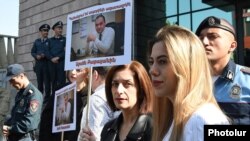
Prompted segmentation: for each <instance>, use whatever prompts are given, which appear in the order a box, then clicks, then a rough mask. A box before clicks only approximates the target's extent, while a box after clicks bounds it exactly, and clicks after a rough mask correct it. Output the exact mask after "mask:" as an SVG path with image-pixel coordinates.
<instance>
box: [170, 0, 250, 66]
mask: <svg viewBox="0 0 250 141" xmlns="http://www.w3.org/2000/svg"><path fill="white" fill-rule="evenodd" d="M165 3H166V22H167V23H170V24H178V25H180V26H184V27H186V28H188V29H190V30H192V31H193V32H195V31H196V29H197V27H198V26H199V24H200V22H201V21H202V20H203V19H205V18H206V17H208V16H216V17H220V18H223V19H226V20H228V21H229V22H230V23H231V24H232V25H233V26H234V27H235V29H236V31H237V41H238V47H237V49H236V51H235V54H234V59H235V61H236V62H237V63H239V64H242V65H247V66H250V2H248V3H243V4H242V3H241V1H237V0H236V3H234V4H233V3H231V2H230V1H229V0H184V1H183V0H165ZM240 10H242V12H241V11H240ZM238 11H240V12H238ZM242 14H243V15H242Z"/></svg>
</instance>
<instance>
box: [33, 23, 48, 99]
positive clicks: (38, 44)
mask: <svg viewBox="0 0 250 141" xmlns="http://www.w3.org/2000/svg"><path fill="white" fill-rule="evenodd" d="M49 30H50V26H49V25H48V24H43V25H41V26H40V28H39V31H40V35H41V37H40V38H38V39H36V40H35V42H34V44H33V47H32V49H31V55H32V56H33V57H34V59H35V66H34V71H35V73H36V77H37V84H38V89H39V90H40V92H42V93H45V96H44V102H45V101H47V100H48V98H49V96H50V94H51V87H50V81H49V70H48V59H47V58H46V57H45V51H46V48H48V47H49V40H48V33H49ZM44 88H45V91H44Z"/></svg>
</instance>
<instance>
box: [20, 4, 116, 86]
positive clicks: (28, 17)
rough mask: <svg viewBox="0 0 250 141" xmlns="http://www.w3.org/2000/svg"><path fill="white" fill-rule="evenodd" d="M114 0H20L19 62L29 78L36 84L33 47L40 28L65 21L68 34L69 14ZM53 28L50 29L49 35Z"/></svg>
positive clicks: (51, 33)
mask: <svg viewBox="0 0 250 141" xmlns="http://www.w3.org/2000/svg"><path fill="white" fill-rule="evenodd" d="M112 1H114V0H20V8H19V39H18V41H17V62H18V63H20V64H22V65H23V66H24V68H25V72H26V73H27V75H28V77H29V79H30V80H31V81H32V82H33V83H34V84H36V75H35V73H34V72H33V61H34V59H33V57H32V56H31V54H30V52H31V48H32V45H33V42H34V41H35V39H37V38H39V30H38V28H39V27H40V26H41V25H42V24H44V23H47V24H49V25H50V26H51V27H52V26H53V24H54V23H56V22H57V21H59V20H60V21H62V22H63V23H64V31H63V34H64V35H66V25H67V15H68V14H70V13H72V12H75V11H78V10H81V9H84V8H87V7H91V6H94V5H98V4H103V3H108V2H112ZM51 36H53V30H50V31H49V37H51Z"/></svg>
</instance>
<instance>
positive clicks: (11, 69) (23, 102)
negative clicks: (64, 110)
mask: <svg viewBox="0 0 250 141" xmlns="http://www.w3.org/2000/svg"><path fill="white" fill-rule="evenodd" d="M6 80H8V81H9V83H10V85H12V86H13V87H14V88H16V89H17V90H19V91H18V93H17V95H16V97H15V104H14V107H13V108H12V111H11V118H10V119H8V120H7V121H6V122H5V124H4V126H3V134H4V135H5V136H6V137H7V138H8V141H35V140H36V139H35V134H34V133H35V130H36V129H37V128H38V124H39V122H40V115H41V109H42V103H43V96H42V93H41V92H40V91H39V90H38V89H37V88H36V87H35V86H34V85H33V84H31V82H30V81H29V79H28V78H27V76H26V75H25V73H24V68H23V66H22V65H20V64H12V65H9V66H8V68H7V75H6Z"/></svg>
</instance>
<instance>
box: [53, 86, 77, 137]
mask: <svg viewBox="0 0 250 141" xmlns="http://www.w3.org/2000/svg"><path fill="white" fill-rule="evenodd" d="M53 111H54V112H53V126H52V133H56V132H62V131H71V130H75V129H76V82H74V83H72V84H69V85H67V86H65V87H63V88H61V89H59V90H57V91H56V92H55V101H54V109H53Z"/></svg>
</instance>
